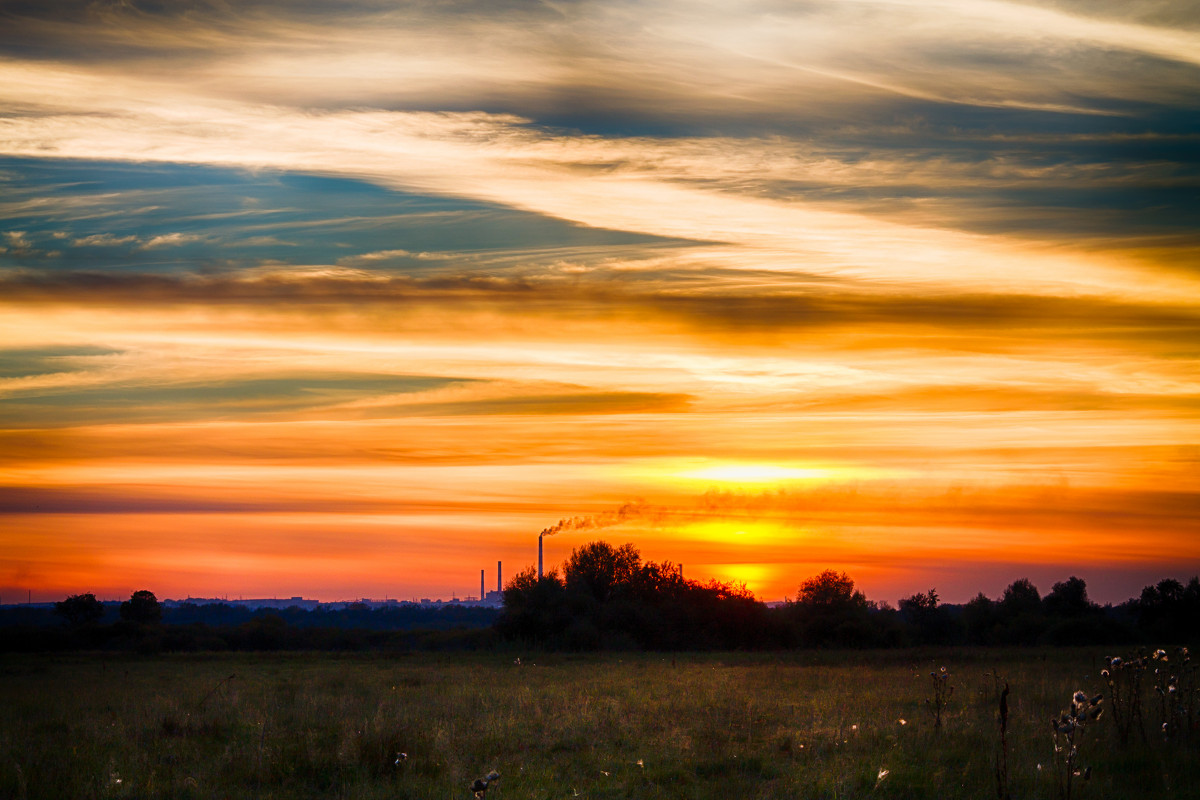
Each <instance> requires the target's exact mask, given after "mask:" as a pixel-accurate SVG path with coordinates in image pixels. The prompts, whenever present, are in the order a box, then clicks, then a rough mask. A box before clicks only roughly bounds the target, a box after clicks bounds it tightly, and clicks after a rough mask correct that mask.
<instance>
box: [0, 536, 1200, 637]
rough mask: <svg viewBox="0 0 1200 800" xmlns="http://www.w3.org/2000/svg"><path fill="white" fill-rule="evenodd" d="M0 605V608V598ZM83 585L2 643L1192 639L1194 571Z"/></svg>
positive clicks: (615, 562) (580, 551) (623, 562)
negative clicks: (456, 590)
mask: <svg viewBox="0 0 1200 800" xmlns="http://www.w3.org/2000/svg"><path fill="white" fill-rule="evenodd" d="M5 611H6V612H8V611H10V609H6V610H5ZM113 617H114V614H113V613H112V604H108V605H106V604H103V603H100V602H99V601H98V600H96V598H95V597H94V596H93V595H90V594H82V595H74V596H72V597H68V598H67V599H65V600H63V601H61V602H60V603H58V604H56V606H55V608H54V610H53V612H52V613H51V612H44V613H42V614H41V615H40V616H37V615H33V616H30V613H29V612H27V613H26V614H25V618H22V619H21V620H19V621H16V622H15V623H14V621H13V620H12V619H8V620H5V619H3V615H0V629H2V630H3V636H0V649H3V650H56V649H138V650H145V651H148V652H154V651H159V650H280V649H288V650H363V649H422V648H425V649H436V648H448V649H464V648H476V649H478V648H488V647H496V646H520V647H536V648H544V649H561V650H578V651H586V650H600V649H620V650H629V649H640V650H676V651H687V650H764V649H783V648H797V647H808V648H816V647H852V648H867V647H908V646H914V645H1005V646H1013V645H1018V646H1025V645H1087V644H1105V645H1130V644H1142V643H1160V642H1175V643H1196V642H1197V641H1200V636H1198V634H1200V578H1197V577H1193V578H1192V579H1191V580H1189V581H1188V582H1187V583H1186V584H1185V583H1181V582H1180V581H1177V580H1175V579H1171V578H1168V579H1164V580H1161V581H1159V582H1158V583H1156V584H1153V585H1150V586H1147V587H1145V588H1144V589H1143V590H1142V592H1141V594H1140V595H1139V596H1138V597H1136V598H1131V599H1130V600H1128V601H1126V602H1124V603H1121V604H1118V605H1107V606H1100V605H1099V604H1097V603H1095V602H1093V601H1092V600H1091V599H1090V598H1089V597H1088V593H1087V584H1086V583H1085V581H1084V580H1083V579H1082V578H1078V577H1070V578H1067V579H1066V580H1064V581H1061V582H1059V583H1055V584H1054V585H1053V586H1052V587H1051V589H1050V591H1049V592H1047V593H1046V594H1045V595H1044V596H1043V595H1042V594H1041V593H1040V592H1039V590H1038V589H1037V587H1036V586H1034V585H1033V583H1032V582H1031V581H1029V580H1028V579H1027V578H1021V579H1019V580H1016V581H1013V582H1012V583H1011V584H1010V585H1009V586H1008V587H1007V588H1006V589H1005V590H1004V592H1003V594H1002V595H1001V596H1000V597H997V598H994V599H993V598H989V597H987V596H986V595H984V594H983V593H982V592H981V593H979V594H978V595H977V596H976V597H974V598H973V599H972V600H970V601H969V602H967V603H965V604H946V603H942V602H941V599H940V597H939V596H938V593H937V590H936V589H934V588H931V589H929V590H927V591H924V592H918V593H916V594H914V595H911V596H910V597H906V598H903V599H901V600H900V601H899V602H898V603H897V605H896V606H892V605H890V604H888V603H880V602H874V601H870V600H868V599H867V598H866V596H865V595H864V594H863V592H862V591H860V590H859V589H858V588H857V587H856V586H855V583H854V580H853V579H852V578H851V577H850V576H849V575H847V574H846V573H844V572H837V571H835V570H826V571H824V572H821V573H820V574H818V575H815V576H812V577H811V578H808V579H807V580H805V581H803V582H802V583H801V584H800V585H799V587H798V588H797V592H796V596H795V597H794V598H789V599H788V600H787V601H785V602H784V603H782V604H779V605H775V606H767V605H766V604H765V603H763V602H762V601H760V600H758V599H756V598H755V597H754V595H753V594H752V593H751V592H750V591H749V590H747V589H746V587H745V586H743V585H741V584H736V583H723V582H720V581H707V582H700V581H693V580H687V579H685V578H684V577H683V575H682V571H681V570H680V569H679V568H678V567H677V566H676V565H673V564H672V563H670V562H668V561H664V562H661V563H658V562H653V561H643V560H642V558H641V555H640V553H639V552H638V550H637V548H636V547H634V546H633V545H632V544H623V545H620V546H616V547H614V546H612V545H610V544H608V543H606V542H602V541H597V542H591V543H588V544H585V545H582V546H581V547H579V548H577V549H575V550H574V551H573V552H572V553H571V556H570V557H569V558H568V559H567V560H566V561H565V562H564V563H563V565H562V567H561V570H560V569H552V570H551V571H550V572H549V573H548V574H546V575H542V576H538V575H537V573H536V572H535V571H534V570H533V568H529V569H526V570H525V571H523V572H520V573H518V574H517V575H516V576H515V577H513V578H512V579H511V580H510V581H509V583H508V585H507V586H506V587H505V589H504V604H503V608H502V609H501V610H500V611H496V610H495V609H488V608H479V607H468V606H456V605H449V606H445V607H442V608H438V609H423V608H419V607H410V606H407V605H405V604H401V605H399V606H396V607H384V608H374V609H373V608H370V607H368V606H366V605H365V604H350V605H349V606H347V607H345V608H342V609H337V610H330V609H317V610H305V609H301V608H297V607H292V608H288V609H284V610H271V609H259V610H256V611H252V610H250V609H246V608H242V607H237V606H231V605H227V604H206V605H194V604H182V605H180V606H177V607H173V608H170V609H164V608H163V606H162V605H161V604H160V603H159V602H158V600H157V598H156V597H155V596H154V594H153V593H151V592H149V591H139V592H135V593H134V594H133V595H132V596H131V597H130V599H129V600H127V601H125V602H123V603H121V604H120V605H119V607H117V610H116V614H115V617H116V618H115V619H114V618H113Z"/></svg>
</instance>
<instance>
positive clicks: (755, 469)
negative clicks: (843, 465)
mask: <svg viewBox="0 0 1200 800" xmlns="http://www.w3.org/2000/svg"><path fill="white" fill-rule="evenodd" d="M680 477H682V478H688V479H690V480H696V481H715V482H720V483H781V482H784V481H811V480H819V479H828V478H834V477H837V471H835V470H831V469H824V468H821V467H781V466H778V465H775V464H716V465H713V466H711V467H703V468H701V469H697V470H692V471H690V472H683V473H680Z"/></svg>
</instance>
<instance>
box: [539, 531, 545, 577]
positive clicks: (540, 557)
mask: <svg viewBox="0 0 1200 800" xmlns="http://www.w3.org/2000/svg"><path fill="white" fill-rule="evenodd" d="M544 534H545V531H543V532H542V533H539V534H538V580H539V581H540V580H541V579H542V536H543V535H544Z"/></svg>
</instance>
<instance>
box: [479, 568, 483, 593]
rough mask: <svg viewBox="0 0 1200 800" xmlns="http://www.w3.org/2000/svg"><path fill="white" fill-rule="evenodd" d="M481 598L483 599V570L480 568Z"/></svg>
mask: <svg viewBox="0 0 1200 800" xmlns="http://www.w3.org/2000/svg"><path fill="white" fill-rule="evenodd" d="M479 599H480V600H482V599H483V570H479Z"/></svg>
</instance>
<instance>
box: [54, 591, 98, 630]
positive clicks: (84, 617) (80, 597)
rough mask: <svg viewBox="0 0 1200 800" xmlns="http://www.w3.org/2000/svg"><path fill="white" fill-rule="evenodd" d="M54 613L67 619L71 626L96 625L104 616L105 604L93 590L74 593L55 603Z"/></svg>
mask: <svg viewBox="0 0 1200 800" xmlns="http://www.w3.org/2000/svg"><path fill="white" fill-rule="evenodd" d="M54 613H55V614H58V615H59V616H60V617H62V618H63V619H65V620H66V621H67V624H68V625H70V626H71V627H73V628H84V627H87V626H88V625H95V624H96V623H97V622H99V621H100V620H101V618H103V617H104V604H103V603H101V602H100V601H99V600H97V599H96V595H94V594H92V593H91V592H88V593H87V594H73V595H71V596H70V597H68V598H67V599H66V600H62V601H59V602H57V603H55V604H54Z"/></svg>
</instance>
